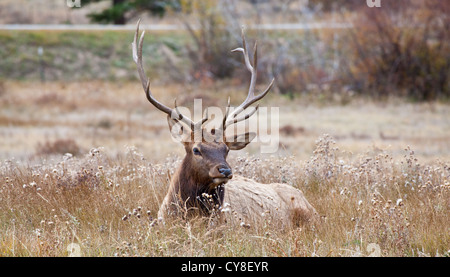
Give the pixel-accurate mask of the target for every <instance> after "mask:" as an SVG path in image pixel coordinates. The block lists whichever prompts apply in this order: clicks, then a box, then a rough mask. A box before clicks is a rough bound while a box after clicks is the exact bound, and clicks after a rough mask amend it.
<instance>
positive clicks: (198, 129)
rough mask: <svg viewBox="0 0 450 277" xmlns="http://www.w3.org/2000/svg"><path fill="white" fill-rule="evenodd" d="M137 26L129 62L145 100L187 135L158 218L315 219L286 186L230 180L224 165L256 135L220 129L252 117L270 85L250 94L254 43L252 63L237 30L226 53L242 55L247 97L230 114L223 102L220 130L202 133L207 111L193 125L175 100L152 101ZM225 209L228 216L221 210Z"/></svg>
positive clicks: (253, 81) (300, 196) (306, 204)
mask: <svg viewBox="0 0 450 277" xmlns="http://www.w3.org/2000/svg"><path fill="white" fill-rule="evenodd" d="M139 24H140V20H139V21H138V23H137V27H136V32H135V35H134V40H133V43H132V49H133V60H134V62H135V63H136V65H137V69H138V73H139V77H140V80H141V82H142V87H143V89H144V91H145V94H146V97H147V100H148V101H149V102H150V103H151V104H152V105H153V106H155V107H156V108H157V109H158V110H160V111H161V112H163V113H165V114H166V115H167V121H168V124H169V129H170V131H171V133H172V135H174V133H176V132H173V131H174V126H175V125H177V124H179V125H182V126H183V127H187V128H186V129H183V127H182V128H181V129H182V131H187V132H186V134H187V135H185V136H183V138H182V139H181V143H182V145H183V146H184V149H185V151H186V155H185V157H184V159H183V160H182V162H181V165H180V166H179V168H178V169H177V170H176V171H175V173H174V175H173V176H172V179H171V181H170V185H169V188H168V192H167V194H166V196H165V198H164V200H163V202H162V204H161V206H160V208H159V211H158V219H159V220H161V221H166V219H168V218H174V217H175V218H176V217H183V218H188V217H192V216H211V215H212V214H214V215H218V216H219V217H220V218H224V221H226V222H228V221H233V222H239V223H240V224H241V225H243V224H245V226H248V225H250V224H257V223H258V222H260V221H261V220H262V219H263V218H264V219H268V218H269V219H270V220H271V222H276V223H277V224H278V223H279V224H281V225H282V226H293V225H295V224H299V223H303V222H307V221H310V220H312V219H313V218H315V217H316V215H317V213H316V211H315V209H314V208H313V207H312V206H311V204H310V203H309V202H308V201H307V200H306V198H305V197H304V195H303V193H302V192H301V191H300V190H298V189H296V188H294V187H292V186H289V185H286V184H278V183H277V184H261V183H257V182H255V181H253V180H251V179H247V178H244V177H241V176H234V175H233V172H232V170H231V167H230V165H229V164H228V163H227V160H226V159H227V155H228V152H229V151H230V150H240V149H243V148H244V147H246V146H247V145H248V144H249V143H250V142H251V141H252V140H253V139H254V138H255V137H256V133H253V132H246V133H243V134H238V135H233V136H226V135H225V130H226V128H227V127H229V126H231V125H233V124H236V123H238V122H240V121H244V120H246V119H248V118H249V117H250V116H252V115H253V114H254V113H255V112H256V110H257V109H258V105H257V106H256V107H255V108H254V109H253V110H252V111H251V112H247V113H245V112H244V111H245V110H246V109H247V108H248V107H250V106H251V105H252V104H254V103H256V102H258V101H259V100H261V99H262V98H263V97H264V96H266V94H267V93H268V92H269V91H270V89H271V87H272V85H273V83H274V80H272V81H271V82H270V84H269V85H268V87H267V88H266V89H265V90H264V91H263V92H262V93H260V94H258V95H255V86H256V76H257V72H256V68H257V47H256V43H255V47H254V54H253V64H252V63H251V62H250V58H249V54H248V51H247V45H246V42H245V36H244V31H243V30H242V44H243V47H242V48H236V49H234V50H232V51H233V52H242V53H243V56H244V61H245V66H246V68H247V69H248V70H249V71H250V73H251V78H250V86H249V90H248V95H247V98H246V99H245V100H244V102H243V103H242V104H240V105H239V106H238V107H237V108H236V109H234V110H233V111H232V112H230V99H228V106H227V107H226V111H225V115H224V116H223V119H222V121H221V123H222V124H221V127H220V128H217V129H213V130H211V131H210V132H208V131H206V130H205V128H204V123H205V122H206V121H208V120H209V119H208V113H207V112H206V116H204V117H203V119H202V120H200V121H198V122H193V121H192V120H191V119H190V118H188V117H187V116H185V115H183V114H182V113H181V112H180V111H179V109H178V106H177V104H176V100H175V107H174V108H169V107H167V106H166V105H164V104H162V103H161V102H159V101H158V100H156V99H155V98H154V96H153V94H152V92H151V90H150V79H149V78H147V75H146V74H145V71H144V67H143V63H142V46H143V41H144V34H145V31H143V32H142V34H141V35H140V37H139ZM138 37H139V40H138ZM198 138H200V139H198ZM230 210H231V212H225V211H230Z"/></svg>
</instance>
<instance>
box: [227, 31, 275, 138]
mask: <svg viewBox="0 0 450 277" xmlns="http://www.w3.org/2000/svg"><path fill="white" fill-rule="evenodd" d="M241 36H242V46H243V47H242V48H241V47H239V48H236V49H234V50H232V52H242V54H243V55H244V61H245V66H246V67H247V69H248V71H250V73H251V78H250V85H249V88H248V94H247V98H246V99H245V100H244V102H243V103H242V104H241V105H239V107H237V108H236V109H235V110H234V111H233V112H232V113H231V114H228V108H229V103H228V107H227V111H226V114H225V116H224V119H223V128H224V130H225V129H226V127H228V126H230V125H231V124H234V123H237V122H239V121H242V120H246V119H248V118H249V117H250V116H251V115H253V114H254V113H255V112H256V110H257V108H256V109H255V110H254V111H252V112H250V113H248V114H247V115H245V116H241V117H239V118H236V117H237V115H239V114H240V113H241V112H242V111H244V110H245V109H246V108H248V107H249V106H250V105H252V104H253V103H255V102H257V101H259V100H261V99H262V98H263V97H264V96H266V94H267V93H268V92H269V91H270V89H271V88H272V85H273V83H274V81H275V79H272V81H271V82H270V84H269V86H268V87H267V88H266V89H265V90H264V91H263V92H262V93H261V94H259V95H257V96H255V86H256V77H257V75H258V74H257V65H258V46H257V43H256V42H255V46H254V49H253V65H252V64H251V63H250V58H249V56H248V50H247V44H246V42H245V34H244V28H242V33H241Z"/></svg>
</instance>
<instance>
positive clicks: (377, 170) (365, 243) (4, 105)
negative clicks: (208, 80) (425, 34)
mask: <svg viewBox="0 0 450 277" xmlns="http://www.w3.org/2000/svg"><path fill="white" fill-rule="evenodd" d="M139 86H140V85H139V84H120V85H118V84H115V83H99V82H87V83H84V84H60V83H49V84H45V86H40V85H39V84H35V83H31V84H28V83H9V82H7V83H5V89H4V93H3V94H2V95H1V96H0V107H1V111H0V139H1V141H2V143H1V144H0V147H1V149H0V151H1V155H0V156H1V161H0V256H66V255H68V254H70V252H69V251H68V247H69V245H70V244H71V243H77V244H78V245H79V246H80V250H81V255H84V256H135V255H137V256H367V255H371V254H380V255H382V256H443V255H447V256H448V255H449V252H448V251H449V249H450V232H449V228H450V219H449V205H450V202H449V199H450V195H449V194H450V163H449V149H450V147H449V140H448V138H449V137H450V136H449V132H450V130H449V128H448V126H449V125H448V119H446V117H445V116H444V115H445V114H448V112H449V107H448V106H446V105H441V104H438V103H434V104H417V105H413V104H405V103H402V104H401V106H397V105H393V104H385V105H384V106H383V105H381V104H374V103H372V104H364V105H361V103H357V102H355V103H354V104H349V105H347V106H335V105H327V106H322V107H321V106H320V105H314V106H308V107H306V106H305V105H304V104H303V103H302V102H301V101H298V102H293V103H291V104H288V106H287V107H286V108H283V110H282V115H281V116H280V123H281V126H285V125H288V124H290V125H292V126H293V129H294V130H297V132H294V133H290V134H289V136H286V137H284V136H283V137H282V143H283V145H284V147H282V148H281V149H280V153H277V155H272V156H265V155H258V154H255V153H256V152H257V149H258V147H257V146H252V147H250V148H249V149H248V150H249V152H250V153H253V154H245V153H242V152H237V153H233V154H232V155H231V156H230V160H229V161H230V164H231V165H232V166H233V170H234V172H235V173H236V174H241V175H244V176H246V177H250V178H253V179H255V180H257V181H259V182H283V183H287V184H290V185H293V186H295V187H298V188H300V189H301V190H302V191H303V192H304V194H305V196H306V197H307V199H308V200H309V202H310V203H311V204H312V205H313V206H314V207H315V208H316V209H317V211H318V212H319V214H320V215H321V216H322V221H321V222H320V223H316V224H314V225H309V226H303V227H301V228H296V229H289V230H278V229H277V228H273V226H271V225H270V224H268V223H266V222H262V223H261V225H260V226H254V228H250V229H247V228H235V227H233V226H228V225H222V226H211V225H209V224H208V222H207V221H206V220H202V219H198V220H192V221H189V222H184V221H175V222H169V223H167V224H166V225H153V224H152V222H153V219H154V217H155V216H156V214H157V211H158V207H159V204H160V203H161V201H162V199H163V197H164V195H165V192H166V189H167V186H168V182H169V179H170V177H171V175H172V174H173V171H174V169H175V167H176V166H177V165H178V164H179V162H180V157H181V155H182V154H183V151H182V149H181V147H176V144H175V142H173V141H171V140H170V139H169V136H168V132H166V131H167V130H166V122H165V118H164V116H161V115H160V114H159V113H157V112H155V111H154V109H152V108H150V107H149V105H148V103H146V102H145V100H144V99H143V94H142V91H141V88H140V87H139ZM182 89H184V88H183V87H177V86H168V87H158V86H157V85H155V89H154V90H153V91H154V93H155V94H157V97H159V98H160V99H162V101H165V103H170V101H171V99H173V96H175V95H176V94H179V93H181V91H182ZM209 91H211V93H209V92H208V91H207V92H206V93H207V94H208V96H210V97H212V98H213V99H215V98H217V99H218V100H217V101H218V102H219V103H221V102H220V101H222V100H221V99H222V98H223V97H222V96H223V94H224V93H226V94H232V99H236V100H234V101H239V99H240V98H239V96H238V93H239V94H242V92H239V91H230V90H225V89H219V91H220V92H221V93H214V90H213V89H210V90H209ZM186 93H187V94H189V95H191V94H192V95H194V94H197V93H198V91H196V90H195V89H188V91H187V92H186ZM42 97H47V98H46V99H50V100H46V101H42V100H39V99H42ZM242 97H243V95H242ZM273 97H274V96H273ZM272 99H275V98H272ZM265 101H267V100H265ZM356 101H357V100H356ZM223 102H225V99H223ZM286 103H288V100H285V99H277V100H275V101H273V102H271V106H277V105H281V104H286ZM293 119H296V120H295V121H294V120H293ZM107 122H109V123H107ZM159 129H162V130H163V132H161V133H158V130H159ZM327 130H328V132H329V133H332V134H333V135H332V136H329V135H322V133H325V132H327ZM380 131H381V132H383V136H384V137H381V136H380V135H379V132H380ZM352 132H353V133H354V135H352ZM387 136H391V137H389V138H387ZM67 138H72V139H73V140H74V141H75V142H76V143H77V145H79V146H80V147H81V149H91V150H90V151H87V150H86V151H85V152H82V153H80V154H79V155H78V156H73V155H71V154H56V155H42V154H41V155H40V156H36V154H37V152H38V149H39V148H38V144H39V143H41V144H44V143H45V142H46V141H48V142H49V145H52V143H53V142H56V141H57V140H58V139H67ZM429 141H431V142H433V143H432V144H431V143H429ZM389 144H390V146H389ZM124 145H129V146H126V147H124ZM131 145H135V146H131ZM407 145H410V146H409V147H408V146H407ZM99 146H101V147H99ZM168 154H173V155H175V156H169V155H168ZM267 172H271V174H270V175H268V174H267ZM374 245H375V248H372V247H373V246H374ZM377 247H379V248H377ZM373 249H375V251H374V250H373ZM377 249H379V252H377V251H378V250H377ZM373 251H374V252H373Z"/></svg>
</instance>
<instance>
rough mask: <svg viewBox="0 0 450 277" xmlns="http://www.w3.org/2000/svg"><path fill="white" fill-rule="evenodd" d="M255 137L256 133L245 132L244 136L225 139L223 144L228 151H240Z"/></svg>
mask: <svg viewBox="0 0 450 277" xmlns="http://www.w3.org/2000/svg"><path fill="white" fill-rule="evenodd" d="M255 137H256V133H253V132H247V133H245V134H240V135H234V136H232V137H225V144H226V145H227V146H228V148H230V150H241V149H242V148H244V147H245V146H247V144H249V143H250V142H251V141H252V140H253V139H254V138H255Z"/></svg>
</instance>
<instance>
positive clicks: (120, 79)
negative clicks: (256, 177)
mask: <svg viewBox="0 0 450 277" xmlns="http://www.w3.org/2000/svg"><path fill="white" fill-rule="evenodd" d="M380 3H381V7H373V8H370V7H368V5H367V3H366V1H358V0H333V1H328V0H277V1H275V0H227V1H222V0H220V1H213V0H194V1H185V0H169V1H157V0H147V1H144V0H134V1H126V0H113V1H110V0H68V1H66V0H33V1H31V0H14V1H13V0H2V1H1V2H0V109H1V110H0V159H3V160H4V159H20V160H28V161H30V160H33V159H36V158H42V157H47V156H51V155H64V154H65V153H71V154H73V155H80V154H84V153H88V151H89V150H90V149H92V148H95V147H103V148H106V152H108V153H110V154H111V155H114V154H116V153H118V152H120V151H124V149H130V147H131V148H133V147H136V148H137V149H138V150H139V151H141V152H143V153H144V155H145V156H146V157H147V158H148V159H154V160H160V159H164V158H165V157H167V155H169V154H177V155H178V154H180V155H181V154H182V153H183V152H184V151H183V149H182V147H174V146H175V143H174V142H173V141H172V140H170V134H169V132H168V128H167V123H166V119H165V116H164V115H162V114H161V113H159V112H157V111H155V109H154V108H153V107H152V106H151V105H150V104H149V103H148V102H147V101H146V99H145V97H144V93H143V91H142V87H141V84H140V81H139V79H138V77H137V71H136V66H135V64H134V62H133V60H132V57H131V42H132V40H133V35H134V29H135V24H136V22H137V20H138V19H139V18H141V19H142V21H141V28H142V29H145V30H146V34H147V35H146V38H145V42H144V49H143V57H144V63H145V66H146V70H147V74H148V75H149V76H150V78H151V82H152V92H153V93H154V94H155V95H156V97H157V98H158V99H160V100H161V101H163V102H164V103H166V104H167V105H170V104H171V103H173V99H174V98H175V97H176V98H177V100H178V101H179V103H180V105H184V106H187V107H191V106H192V104H193V99H194V98H202V99H203V105H204V106H208V105H215V106H219V107H225V105H226V101H227V99H228V96H231V99H232V104H233V105H237V104H239V103H240V101H242V100H243V99H244V98H245V96H246V91H247V87H248V82H249V79H250V76H249V74H248V72H247V70H246V68H245V66H243V64H242V57H241V55H238V54H235V53H231V52H230V50H231V49H234V48H236V47H240V46H241V38H240V32H241V28H242V26H243V27H244V28H245V31H246V37H247V41H248V43H249V45H253V43H254V42H255V41H256V40H257V41H258V48H259V49H258V53H259V56H258V61H259V63H258V69H257V70H258V86H261V88H264V87H265V86H266V85H267V84H268V83H269V82H270V80H271V79H272V78H275V80H276V82H275V86H274V88H273V91H272V92H271V93H270V95H269V96H268V97H266V99H264V101H263V103H262V105H265V106H278V107H281V108H280V126H281V129H280V135H281V141H280V150H279V153H276V154H277V155H295V156H297V157H298V158H299V159H307V158H308V157H309V156H310V155H311V154H312V152H313V151H314V148H315V142H316V140H317V139H318V138H319V137H320V136H321V135H322V134H324V133H329V134H330V135H331V136H332V137H333V138H334V139H335V140H336V141H337V145H338V146H339V148H340V149H341V150H342V151H343V152H345V153H349V154H348V155H350V156H351V155H353V154H354V153H366V152H373V153H378V152H380V151H388V152H389V153H391V154H393V155H394V156H395V155H397V156H403V155H405V153H406V152H405V149H406V148H407V147H408V146H410V147H411V149H414V150H416V154H417V155H418V156H419V157H421V158H423V159H430V160H434V159H437V158H440V159H444V160H445V159H446V160H448V159H449V157H450V107H449V105H448V101H449V97H450V85H449V80H450V74H449V73H450V18H449V17H450V2H449V1H441V0H427V1H425V0H396V1H388V0H381V1H380ZM133 149H134V148H133ZM258 149H259V148H257V146H253V148H252V147H250V148H249V149H248V151H249V152H250V153H253V154H257V152H258V151H257V150H258ZM125 151H126V150H125Z"/></svg>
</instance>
